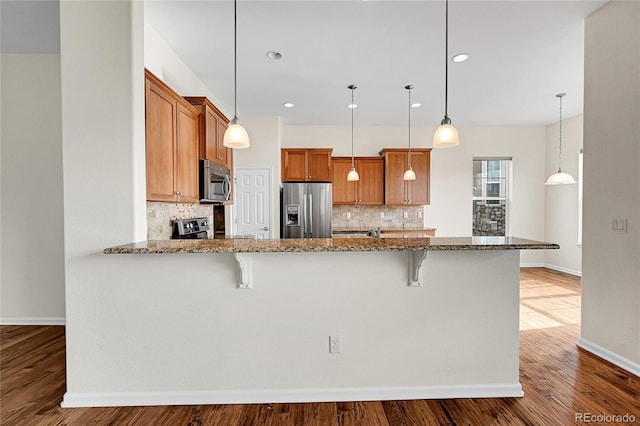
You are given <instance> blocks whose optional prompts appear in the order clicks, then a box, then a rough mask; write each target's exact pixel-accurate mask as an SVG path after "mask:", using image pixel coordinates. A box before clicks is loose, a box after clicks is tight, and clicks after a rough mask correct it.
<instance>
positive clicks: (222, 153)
mask: <svg viewBox="0 0 640 426" xmlns="http://www.w3.org/2000/svg"><path fill="white" fill-rule="evenodd" d="M227 127H229V125H228V124H227V122H226V120H225V119H224V118H223V117H220V116H218V162H219V163H220V164H222V165H223V166H225V167H226V168H228V169H230V168H231V167H230V165H229V163H230V161H229V157H230V155H231V152H233V150H232V149H229V148H227V147H226V146H224V132H226V131H227Z"/></svg>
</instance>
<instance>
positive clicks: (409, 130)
mask: <svg viewBox="0 0 640 426" xmlns="http://www.w3.org/2000/svg"><path fill="white" fill-rule="evenodd" d="M406 89H407V90H408V91H409V126H408V133H409V153H408V155H407V161H408V165H409V169H411V89H412V86H411V85H408V86H407V87H406Z"/></svg>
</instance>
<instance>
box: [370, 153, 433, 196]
mask: <svg viewBox="0 0 640 426" xmlns="http://www.w3.org/2000/svg"><path fill="white" fill-rule="evenodd" d="M380 155H381V156H382V157H383V158H384V167H385V170H384V182H385V186H384V203H385V204H405V205H425V204H429V192H430V191H429V187H430V167H431V160H430V157H431V148H416V149H412V150H411V167H412V168H413V171H414V172H415V173H416V180H409V181H405V180H404V179H403V177H404V172H405V171H406V170H407V167H408V158H409V157H408V155H409V150H408V149H387V148H385V149H383V150H382V151H380Z"/></svg>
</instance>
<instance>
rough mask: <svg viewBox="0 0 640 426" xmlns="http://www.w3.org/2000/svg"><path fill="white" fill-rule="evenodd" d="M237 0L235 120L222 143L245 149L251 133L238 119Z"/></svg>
mask: <svg viewBox="0 0 640 426" xmlns="http://www.w3.org/2000/svg"><path fill="white" fill-rule="evenodd" d="M236 1H237V0H233V120H231V121H230V122H229V127H227V130H225V132H224V139H223V141H222V144H223V145H224V146H226V147H227V148H236V149H244V148H249V134H248V133H247V131H246V130H245V128H244V127H242V124H240V120H239V119H238V112H237V104H238V71H237V69H238V65H237V63H238V23H237V21H238V18H237V13H236V10H237V4H236Z"/></svg>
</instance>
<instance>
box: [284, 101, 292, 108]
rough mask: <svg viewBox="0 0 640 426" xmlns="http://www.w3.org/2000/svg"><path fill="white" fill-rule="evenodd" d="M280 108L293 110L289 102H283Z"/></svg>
mask: <svg viewBox="0 0 640 426" xmlns="http://www.w3.org/2000/svg"><path fill="white" fill-rule="evenodd" d="M282 106H283V107H285V108H293V104H292V103H291V102H285V103H283V104H282Z"/></svg>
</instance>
